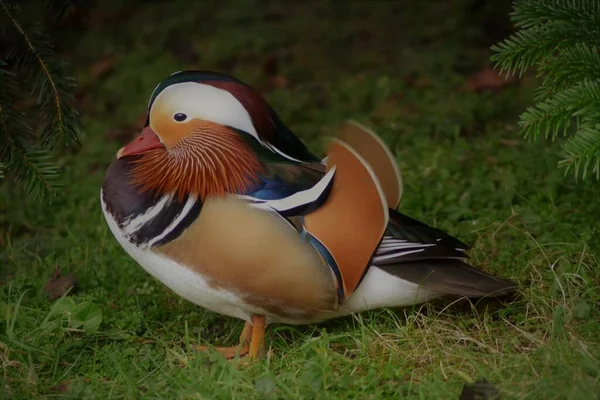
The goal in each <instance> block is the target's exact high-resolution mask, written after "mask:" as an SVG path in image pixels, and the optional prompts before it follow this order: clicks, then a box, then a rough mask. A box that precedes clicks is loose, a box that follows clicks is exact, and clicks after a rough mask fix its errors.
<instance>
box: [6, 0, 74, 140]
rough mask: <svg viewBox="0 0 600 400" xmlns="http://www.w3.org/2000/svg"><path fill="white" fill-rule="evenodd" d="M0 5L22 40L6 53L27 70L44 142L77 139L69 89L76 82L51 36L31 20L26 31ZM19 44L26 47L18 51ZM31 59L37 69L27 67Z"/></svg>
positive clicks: (18, 65)
mask: <svg viewBox="0 0 600 400" xmlns="http://www.w3.org/2000/svg"><path fill="white" fill-rule="evenodd" d="M0 9H2V10H3V11H4V13H5V15H6V16H7V18H8V20H9V22H10V23H11V24H12V25H13V26H14V28H15V29H16V31H17V32H18V33H19V36H20V39H21V40H22V41H23V42H24V45H20V43H19V42H18V41H17V42H15V44H14V45H13V47H12V48H11V49H9V52H8V57H9V58H10V57H11V56H13V57H15V58H16V65H17V68H19V69H21V70H25V71H28V72H29V79H30V80H31V82H32V83H33V92H34V93H37V96H38V103H39V104H40V106H41V107H40V109H41V111H42V113H41V114H42V115H41V118H40V119H39V121H40V122H42V126H41V130H42V134H41V137H42V143H43V145H44V146H48V147H52V146H53V145H54V144H55V143H56V142H57V141H58V140H59V139H62V141H63V142H64V143H65V144H68V143H69V142H70V141H71V142H75V143H79V139H78V126H77V124H76V121H78V117H79V115H78V113H77V110H76V109H75V108H74V107H73V103H74V99H73V96H72V95H71V93H70V91H71V90H72V89H73V88H74V86H75V85H74V82H73V80H72V79H69V78H66V77H65V76H66V74H65V72H64V67H63V65H62V63H60V62H58V61H57V60H55V59H54V51H53V48H52V45H51V42H50V39H49V38H48V36H47V35H46V34H45V33H43V31H42V29H41V26H40V25H39V24H37V23H32V24H30V26H29V29H28V32H26V31H25V29H24V27H23V26H22V25H21V24H20V23H19V21H17V20H16V19H15V17H14V15H13V13H12V12H11V10H9V9H8V7H7V6H6V4H4V1H3V0H0ZM19 47H25V48H26V49H28V50H29V51H26V52H22V53H21V54H19V52H18V49H19ZM11 50H12V51H11ZM32 62H33V63H35V64H37V66H38V68H37V69H30V68H27V67H28V66H29V64H30V63H32Z"/></svg>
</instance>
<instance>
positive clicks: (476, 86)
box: [464, 65, 516, 92]
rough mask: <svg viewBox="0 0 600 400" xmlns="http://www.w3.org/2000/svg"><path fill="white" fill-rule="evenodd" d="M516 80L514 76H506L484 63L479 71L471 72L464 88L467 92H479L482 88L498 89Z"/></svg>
mask: <svg viewBox="0 0 600 400" xmlns="http://www.w3.org/2000/svg"><path fill="white" fill-rule="evenodd" d="M515 81H516V78H515V77H514V76H510V77H508V78H506V77H505V76H504V75H501V74H500V73H499V71H496V70H494V69H492V67H490V66H489V65H486V66H485V67H484V68H483V69H482V70H481V71H479V72H477V73H476V74H473V75H471V76H470V77H469V79H467V81H466V82H465V85H464V90H466V91H467V92H481V91H483V90H500V89H502V88H503V87H505V86H508V85H510V84H512V83H514V82H515Z"/></svg>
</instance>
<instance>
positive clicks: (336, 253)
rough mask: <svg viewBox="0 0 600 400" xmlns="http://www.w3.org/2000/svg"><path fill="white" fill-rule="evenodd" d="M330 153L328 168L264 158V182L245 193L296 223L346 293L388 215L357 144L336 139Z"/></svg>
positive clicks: (253, 202) (361, 271)
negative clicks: (355, 146)
mask: <svg viewBox="0 0 600 400" xmlns="http://www.w3.org/2000/svg"><path fill="white" fill-rule="evenodd" d="M271 157H272V155H271ZM264 159H265V157H263V160H264ZM328 159H329V161H328V166H327V170H326V172H325V173H324V174H323V172H324V171H323V167H322V166H318V165H317V164H314V165H311V164H310V163H291V162H289V161H286V162H273V161H272V160H271V161H269V162H264V165H265V171H266V172H265V173H264V174H263V175H262V176H261V178H260V181H261V183H260V184H259V185H257V186H256V187H254V188H253V189H252V190H251V191H248V192H246V193H244V194H241V195H240V197H242V198H244V199H245V200H247V201H249V202H250V203H251V205H252V206H253V207H257V208H261V209H264V210H266V211H270V212H273V213H277V215H279V216H280V217H281V218H283V219H285V221H287V222H288V223H289V224H291V225H292V226H294V227H295V229H297V231H298V232H299V234H300V235H301V236H302V237H303V238H304V239H305V240H306V241H308V242H310V243H311V244H312V245H313V247H314V248H315V249H316V250H317V251H318V252H319V254H320V255H321V256H322V257H323V259H324V260H325V261H326V262H327V264H328V265H329V267H330V268H331V269H332V271H333V272H334V274H335V275H336V277H337V279H338V283H339V288H340V291H341V293H340V294H341V297H342V298H343V297H346V296H349V295H350V294H351V293H352V292H353V291H354V290H355V289H356V287H357V285H358V283H359V282H360V279H361V278H362V276H364V274H365V272H366V270H367V268H368V266H369V260H370V259H371V257H372V256H373V253H374V251H375V250H376V249H377V246H378V244H379V242H380V240H381V238H382V236H383V233H384V231H385V229H386V226H387V224H388V219H389V215H388V207H387V202H386V198H385V195H384V193H383V190H382V189H381V186H380V185H379V181H378V180H377V177H376V176H375V173H374V172H373V170H372V169H371V167H370V166H369V164H368V163H367V162H366V161H365V160H364V159H363V158H362V157H361V156H360V155H359V154H358V153H357V152H356V151H355V150H353V149H352V148H351V147H350V146H349V145H347V144H346V143H344V142H342V141H340V140H333V141H332V144H331V146H330V147H329V151H328ZM280 161H281V160H280ZM317 179H318V180H317Z"/></svg>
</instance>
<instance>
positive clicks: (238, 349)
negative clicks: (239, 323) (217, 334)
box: [194, 322, 264, 358]
mask: <svg viewBox="0 0 600 400" xmlns="http://www.w3.org/2000/svg"><path fill="white" fill-rule="evenodd" d="M263 335H264V329H263ZM252 338H253V329H252V324H251V323H250V322H246V324H245V325H244V329H243V330H242V334H241V335H240V343H239V344H238V345H237V346H231V347H210V346H194V349H195V350H197V351H208V349H210V348H213V349H214V350H215V351H217V352H218V353H220V354H221V355H222V356H223V357H225V358H235V357H236V356H240V357H243V356H245V355H247V354H248V350H249V349H250V343H251V340H252Z"/></svg>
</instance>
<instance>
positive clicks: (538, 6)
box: [511, 0, 600, 28]
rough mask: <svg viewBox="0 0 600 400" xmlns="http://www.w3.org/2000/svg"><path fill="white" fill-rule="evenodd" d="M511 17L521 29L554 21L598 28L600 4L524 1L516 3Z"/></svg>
mask: <svg viewBox="0 0 600 400" xmlns="http://www.w3.org/2000/svg"><path fill="white" fill-rule="evenodd" d="M511 17H512V18H511V20H512V21H513V22H514V23H515V25H516V26H517V27H520V28H529V27H531V26H536V25H542V24H545V23H547V22H553V21H563V22H566V23H569V24H576V25H578V26H580V27H587V26H598V24H600V3H599V2H598V1H597V0H558V1H556V0H554V1H552V0H542V1H540V0H524V1H520V2H516V3H515V10H514V11H513V12H512V13H511Z"/></svg>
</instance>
